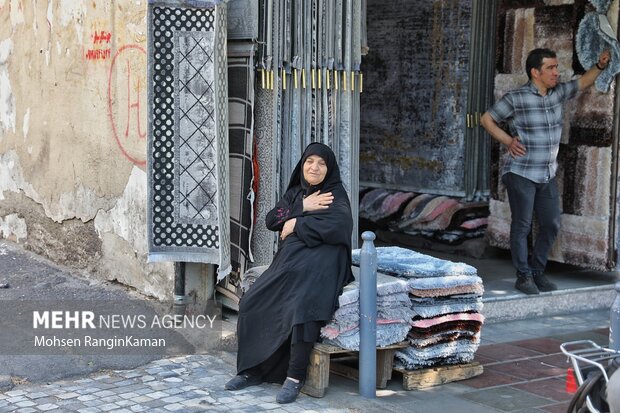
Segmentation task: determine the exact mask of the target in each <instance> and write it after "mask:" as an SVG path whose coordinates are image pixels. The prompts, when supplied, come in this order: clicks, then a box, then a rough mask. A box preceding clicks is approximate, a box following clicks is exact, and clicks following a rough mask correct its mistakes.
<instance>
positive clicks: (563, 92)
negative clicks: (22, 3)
mask: <svg viewBox="0 0 620 413" xmlns="http://www.w3.org/2000/svg"><path fill="white" fill-rule="evenodd" d="M578 90H579V85H578V83H577V80H573V81H570V82H566V83H558V85H557V86H556V87H554V88H553V89H549V90H548V91H547V95H546V96H541V95H540V93H538V89H537V88H536V86H534V84H533V83H532V82H528V83H526V84H525V85H523V86H521V87H520V88H518V89H515V90H512V91H510V92H508V93H506V94H505V95H504V96H503V97H502V98H501V99H500V100H498V101H497V102H495V104H494V105H493V106H492V107H491V108H490V109H489V110H488V113H489V115H491V117H492V118H493V119H494V120H495V121H496V122H497V123H502V122H506V121H509V126H510V134H511V135H512V136H518V137H519V140H520V141H521V143H523V145H524V146H525V148H526V151H527V152H526V154H525V155H524V156H519V157H516V158H512V156H510V154H509V153H507V154H506V163H505V164H504V171H503V174H505V173H508V172H512V173H514V174H517V175H520V176H523V177H524V178H527V179H529V180H531V181H534V182H537V183H543V182H549V180H550V179H553V177H554V176H555V173H556V171H557V169H558V163H557V156H558V150H559V148H560V138H561V136H562V123H563V119H562V103H563V102H564V101H565V100H568V99H571V98H573V97H575V96H576V95H577V92H578Z"/></svg>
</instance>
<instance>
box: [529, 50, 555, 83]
mask: <svg viewBox="0 0 620 413" xmlns="http://www.w3.org/2000/svg"><path fill="white" fill-rule="evenodd" d="M532 76H533V78H534V79H536V80H537V81H538V82H539V83H540V84H541V85H542V86H544V87H546V88H547V89H551V88H554V87H556V85H557V84H558V80H559V79H560V72H559V71H558V59H556V58H549V57H545V58H543V63H542V66H541V68H540V70H538V69H532Z"/></svg>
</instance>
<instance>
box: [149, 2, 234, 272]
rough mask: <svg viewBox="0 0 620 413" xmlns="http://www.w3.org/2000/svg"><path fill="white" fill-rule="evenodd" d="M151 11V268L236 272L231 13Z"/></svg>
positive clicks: (154, 6) (159, 6)
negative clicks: (165, 265) (173, 264)
mask: <svg viewBox="0 0 620 413" xmlns="http://www.w3.org/2000/svg"><path fill="white" fill-rule="evenodd" d="M166 4H167V2H161V3H160V2H151V3H150V4H149V16H148V21H149V35H150V36H149V39H150V40H149V50H148V53H149V70H148V92H149V99H148V100H149V136H148V189H149V193H148V223H149V225H148V238H149V260H150V261H180V262H203V263H211V264H217V265H218V266H219V268H218V279H221V278H223V277H225V276H226V275H227V274H228V273H229V272H230V270H231V265H230V246H229V244H230V242H229V237H230V232H229V231H230V228H229V223H228V220H229V205H228V190H229V187H228V186H229V183H228V173H229V170H228V130H227V129H228V108H227V106H228V105H227V95H228V91H227V84H228V82H227V71H226V70H220V68H221V67H225V66H226V8H225V7H216V8H214V9H201V8H190V7H167V6H165V5H166Z"/></svg>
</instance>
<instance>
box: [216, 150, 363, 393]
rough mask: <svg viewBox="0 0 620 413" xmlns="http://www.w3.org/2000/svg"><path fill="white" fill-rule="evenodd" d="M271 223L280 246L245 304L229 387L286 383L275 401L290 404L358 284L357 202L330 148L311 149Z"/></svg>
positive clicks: (241, 308) (269, 218)
mask: <svg viewBox="0 0 620 413" xmlns="http://www.w3.org/2000/svg"><path fill="white" fill-rule="evenodd" d="M266 224H267V227H268V228H269V229H270V230H272V231H278V232H279V233H280V244H279V248H278V252H277V254H276V255H275V257H274V259H273V262H272V263H271V265H270V266H269V268H268V269H267V270H265V272H264V273H263V274H262V275H261V276H260V277H259V278H258V280H256V282H255V283H254V284H253V285H252V287H250V289H249V290H248V292H247V293H246V294H245V295H244V296H243V297H242V298H241V301H240V303H239V319H238V323H237V338H238V341H239V350H238V353H237V376H235V377H234V378H233V379H232V380H230V381H229V382H228V383H226V389H227V390H240V389H243V388H245V387H248V386H253V385H257V384H260V383H262V382H263V381H267V382H278V383H282V382H284V383H283V385H282V388H281V390H280V391H279V393H278V395H277V397H276V401H277V402H278V403H291V402H293V401H295V399H296V398H297V396H298V395H299V391H300V390H301V388H302V387H303V384H304V380H305V377H306V371H307V368H308V363H309V357H310V352H311V350H312V347H313V345H314V343H315V342H316V341H317V339H318V338H319V334H320V329H321V327H322V326H323V325H324V324H325V323H326V322H327V321H329V320H330V319H331V318H332V315H333V313H334V311H335V310H336V307H337V305H338V297H339V295H340V294H341V293H342V288H343V287H344V286H345V285H346V284H348V283H349V282H351V281H353V274H352V273H351V232H352V228H353V219H352V217H351V205H350V204H349V198H348V196H347V193H346V191H345V189H344V187H343V185H342V182H341V179H340V169H339V168H338V164H337V162H336V157H335V155H334V153H333V152H332V150H331V149H330V148H329V147H328V146H326V145H323V144H321V143H311V144H310V145H308V147H306V150H305V151H304V153H303V155H302V157H301V160H300V161H299V162H298V163H297V166H296V167H295V170H294V171H293V174H292V176H291V180H290V183H289V185H288V189H287V190H286V193H285V194H284V196H283V197H282V199H281V200H280V201H279V202H278V203H277V204H276V206H275V208H274V209H272V210H271V211H270V212H269V213H268V214H267V218H266Z"/></svg>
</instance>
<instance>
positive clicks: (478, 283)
mask: <svg viewBox="0 0 620 413" xmlns="http://www.w3.org/2000/svg"><path fill="white" fill-rule="evenodd" d="M359 261H360V250H355V251H353V262H354V264H358V265H359ZM377 267H378V271H379V272H382V273H388V274H391V275H394V276H397V277H401V278H402V279H403V280H406V284H407V288H408V292H409V300H410V304H411V311H412V313H413V316H412V318H411V323H410V324H411V329H410V331H409V333H408V335H407V340H408V342H409V347H407V348H406V349H403V350H400V351H398V352H397V353H396V358H397V361H396V363H397V364H398V366H399V367H404V368H406V369H408V370H414V369H420V368H425V367H431V366H437V365H448V364H459V363H467V362H470V361H472V360H473V358H474V353H475V352H476V350H477V349H478V346H479V344H480V330H481V328H482V324H483V322H484V317H483V316H482V314H480V311H481V310H482V293H483V291H484V287H483V285H482V279H481V278H480V277H478V275H477V271H476V269H475V268H474V267H472V266H470V265H467V264H464V263H456V262H451V261H447V260H442V259H439V258H435V257H431V256H429V255H425V254H420V253H418V252H415V251H411V250H408V249H405V248H400V247H379V248H377Z"/></svg>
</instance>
